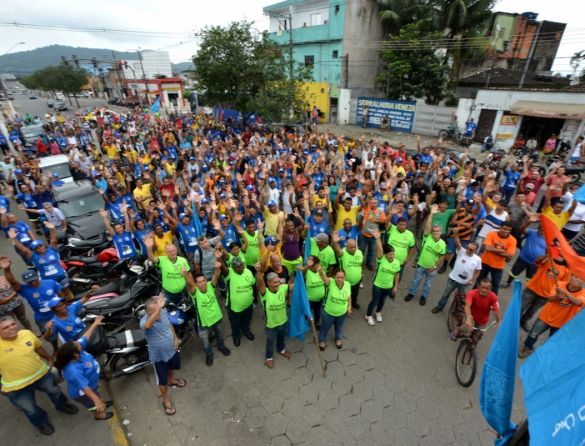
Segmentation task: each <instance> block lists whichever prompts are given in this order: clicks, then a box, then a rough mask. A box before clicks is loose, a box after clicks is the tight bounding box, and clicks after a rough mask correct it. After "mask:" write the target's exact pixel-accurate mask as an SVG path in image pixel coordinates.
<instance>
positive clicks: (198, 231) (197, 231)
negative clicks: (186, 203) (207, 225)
mask: <svg viewBox="0 0 585 446" xmlns="http://www.w3.org/2000/svg"><path fill="white" fill-rule="evenodd" d="M191 210H192V212H193V226H195V236H196V237H201V236H202V235H203V226H201V220H200V219H199V213H198V212H197V206H195V203H192V204H191Z"/></svg>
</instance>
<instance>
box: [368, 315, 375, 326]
mask: <svg viewBox="0 0 585 446" xmlns="http://www.w3.org/2000/svg"><path fill="white" fill-rule="evenodd" d="M366 322H367V323H368V325H376V323H375V322H374V318H373V317H372V316H366Z"/></svg>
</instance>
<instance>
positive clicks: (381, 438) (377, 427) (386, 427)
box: [370, 420, 416, 446]
mask: <svg viewBox="0 0 585 446" xmlns="http://www.w3.org/2000/svg"><path fill="white" fill-rule="evenodd" d="M370 436H371V437H372V440H374V442H375V443H376V444H378V445H381V446H388V445H396V446H398V445H399V444H400V445H401V444H404V446H406V443H395V442H394V427H393V426H391V425H390V424H389V423H388V421H387V420H381V421H377V422H375V423H372V424H371V426H370ZM415 444H416V443H415Z"/></svg>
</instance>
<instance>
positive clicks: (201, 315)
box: [181, 260, 231, 366]
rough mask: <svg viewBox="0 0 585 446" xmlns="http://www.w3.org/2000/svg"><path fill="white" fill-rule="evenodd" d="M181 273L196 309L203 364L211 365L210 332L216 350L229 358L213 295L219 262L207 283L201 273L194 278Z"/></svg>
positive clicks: (221, 317) (216, 302)
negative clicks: (203, 357) (213, 338)
mask: <svg viewBox="0 0 585 446" xmlns="http://www.w3.org/2000/svg"><path fill="white" fill-rule="evenodd" d="M181 273H182V274H183V277H184V278H185V281H186V282H187V291H188V292H189V296H190V297H191V300H192V301H193V304H194V305H195V308H196V309H197V333H198V334H199V337H200V338H201V342H203V351H204V352H205V363H206V364H207V365H208V366H211V365H213V351H212V350H211V345H210V343H209V332H210V331H212V332H213V334H214V335H215V342H216V344H217V349H218V350H219V351H220V352H222V353H223V354H224V355H225V356H229V355H230V353H231V352H230V350H229V349H228V348H227V347H226V346H225V344H224V342H223V330H222V324H221V321H222V319H223V315H222V314H221V307H220V306H219V302H218V301H217V296H216V295H215V287H216V286H217V282H218V281H219V277H220V276H221V262H220V261H219V260H218V261H216V262H215V271H214V273H213V277H212V278H211V281H209V282H208V281H207V279H205V276H204V275H203V274H201V273H198V274H195V278H193V275H192V274H191V273H190V272H189V271H187V270H186V269H184V268H183V269H182V270H181Z"/></svg>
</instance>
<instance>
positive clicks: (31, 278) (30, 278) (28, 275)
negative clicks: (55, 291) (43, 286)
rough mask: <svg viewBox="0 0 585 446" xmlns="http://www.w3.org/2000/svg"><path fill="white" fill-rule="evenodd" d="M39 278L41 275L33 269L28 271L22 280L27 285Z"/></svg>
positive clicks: (23, 274) (24, 273)
mask: <svg viewBox="0 0 585 446" xmlns="http://www.w3.org/2000/svg"><path fill="white" fill-rule="evenodd" d="M38 278H39V273H37V272H36V271H34V270H32V269H27V270H26V271H25V272H23V273H22V280H23V282H25V283H30V282H33V281H35V280H38Z"/></svg>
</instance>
